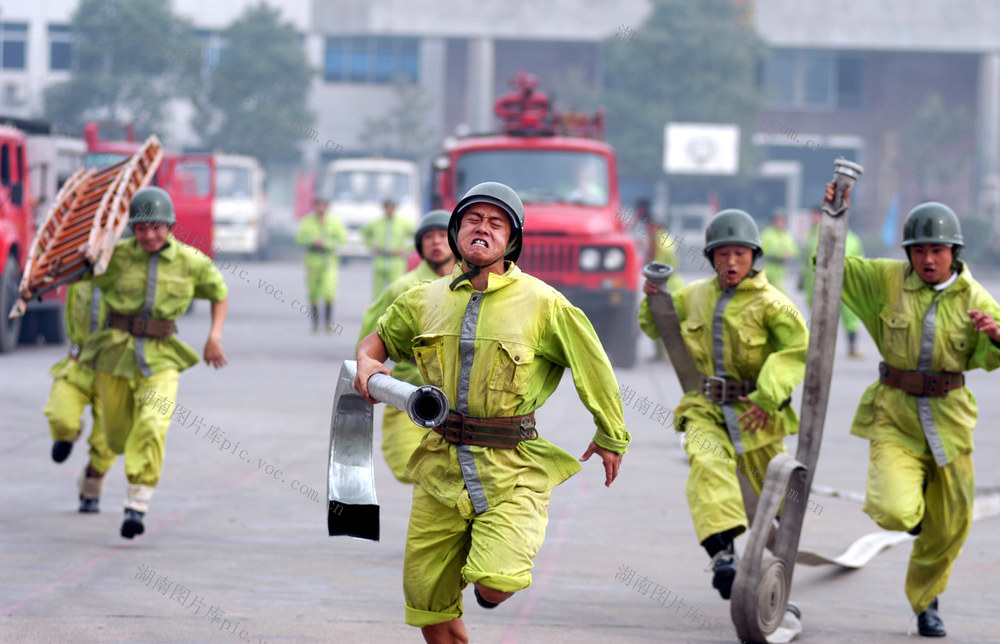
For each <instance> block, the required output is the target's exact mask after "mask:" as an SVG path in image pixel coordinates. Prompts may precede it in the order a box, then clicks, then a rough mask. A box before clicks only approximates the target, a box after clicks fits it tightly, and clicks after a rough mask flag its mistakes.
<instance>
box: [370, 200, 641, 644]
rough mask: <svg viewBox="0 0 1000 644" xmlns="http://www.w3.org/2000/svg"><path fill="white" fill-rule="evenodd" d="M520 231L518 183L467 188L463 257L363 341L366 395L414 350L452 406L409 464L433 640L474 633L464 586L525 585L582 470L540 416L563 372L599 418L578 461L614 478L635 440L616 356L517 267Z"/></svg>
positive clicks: (486, 591) (409, 610)
mask: <svg viewBox="0 0 1000 644" xmlns="http://www.w3.org/2000/svg"><path fill="white" fill-rule="evenodd" d="M523 227H524V207H523V206H522V204H521V200H520V198H519V197H518V196H517V193H516V192H514V191H513V190H512V189H511V188H509V187H508V186H505V185H503V184H499V183H491V182H490V183H483V184H479V185H477V186H475V187H473V188H472V189H471V190H470V191H469V192H468V193H467V194H466V195H465V197H463V198H462V200H461V201H460V202H459V203H458V205H457V206H456V207H455V210H454V211H453V212H452V214H451V218H450V221H449V225H448V240H449V243H450V245H451V249H452V251H453V253H454V254H455V255H456V257H458V256H460V257H461V258H462V264H461V266H456V268H455V270H454V272H453V273H452V275H451V276H449V277H446V278H444V279H440V280H436V281H433V282H426V283H424V284H420V285H418V286H415V287H413V288H411V289H410V290H408V291H406V292H405V293H403V294H402V295H400V296H399V297H398V298H396V300H395V302H393V304H392V305H391V306H389V308H388V309H387V310H386V312H385V314H384V315H383V316H382V317H381V318H379V321H378V323H377V324H376V332H375V333H373V334H371V335H369V336H368V337H366V338H365V339H364V340H362V341H361V344H360V346H359V348H358V378H357V380H356V381H355V387H356V388H357V389H358V391H359V392H360V393H361V394H362V395H363V396H365V397H366V398H367V399H368V400H369V401H370V402H374V400H372V399H371V398H370V397H369V396H368V390H367V382H368V378H369V377H370V376H371V375H372V374H373V373H377V372H381V373H387V372H388V369H386V368H385V365H383V364H382V363H383V362H384V361H385V360H386V358H392V359H393V360H395V361H396V362H403V361H406V360H409V359H411V358H413V359H415V360H416V362H417V367H418V368H419V369H420V375H421V376H422V377H423V378H424V381H425V382H427V383H429V384H433V385H436V386H438V387H441V388H442V389H443V390H444V392H445V394H446V395H447V396H448V400H449V402H450V404H451V410H450V412H449V414H448V420H447V421H446V422H445V423H444V424H443V425H442V426H439V427H436V428H435V429H434V431H430V432H427V435H426V437H425V438H424V440H423V441H422V442H421V444H420V446H419V447H418V448H417V450H416V452H414V454H413V456H412V457H411V458H410V462H409V465H408V466H407V474H408V475H409V476H410V478H412V479H413V480H414V483H415V484H414V486H413V506H412V510H411V512H410V524H409V530H408V532H407V537H406V550H405V554H404V562H403V592H404V596H405V599H406V608H405V616H406V623H407V624H410V625H412V626H419V627H421V629H422V631H423V635H424V638H425V639H426V640H427V641H428V642H468V634H467V632H466V629H465V626H464V624H463V623H462V620H461V616H462V588H463V587H464V586H465V585H466V584H468V583H472V584H474V585H475V595H476V599H477V601H478V602H479V603H480V605H482V606H483V607H486V608H492V607H494V606H496V605H497V604H499V603H500V602H502V601H504V600H505V599H507V598H508V597H510V596H511V595H512V594H513V593H515V592H517V591H519V590H521V589H524V588H527V587H528V586H529V585H530V584H531V572H530V571H531V568H532V565H533V559H534V557H535V555H536V554H537V552H538V549H539V548H540V547H541V545H542V541H543V538H544V534H545V527H546V523H547V521H548V519H547V506H548V501H549V494H550V492H551V489H552V488H553V487H554V486H556V485H558V484H559V483H561V482H563V481H564V480H566V479H567V478H569V477H570V476H571V475H573V474H574V473H576V472H577V471H578V470H579V469H580V464H579V463H578V462H577V461H576V460H575V459H574V458H573V457H572V456H570V455H569V454H567V453H566V452H564V451H563V450H561V449H559V448H558V447H556V446H555V445H553V444H552V443H549V442H548V441H547V440H545V439H544V438H543V437H542V434H544V432H545V429H544V428H537V429H536V427H535V422H534V411H535V409H537V408H538V407H539V406H540V405H541V404H542V403H544V402H545V400H547V399H548V397H549V396H550V395H551V394H552V393H553V392H554V391H555V389H556V387H557V386H558V384H559V380H560V378H561V376H562V374H563V371H564V370H565V369H566V368H569V369H571V370H572V373H573V381H574V384H575V385H576V390H577V394H578V395H579V396H580V399H581V401H582V402H583V404H584V406H586V407H587V409H588V410H589V411H590V412H591V413H592V414H593V418H594V423H595V425H596V426H597V430H596V432H595V434H594V436H593V440H592V442H591V443H590V445H589V447H588V448H587V450H586V452H585V453H584V455H583V456H582V457H581V460H584V461H586V460H588V459H589V458H590V457H591V455H592V454H597V455H598V456H600V458H601V460H602V461H603V463H604V469H605V484H606V485H610V484H611V482H612V481H613V480H614V479H615V477H616V476H617V474H618V468H619V467H620V465H621V458H622V454H624V453H625V450H626V447H627V445H628V443H629V440H630V437H629V435H628V433H627V432H626V431H625V425H624V421H623V420H622V406H621V401H620V400H619V399H618V398H616V396H615V392H617V390H618V386H617V383H616V381H615V376H614V373H613V371H612V370H611V364H610V363H609V362H608V358H607V356H606V354H605V353H604V350H603V348H602V347H601V343H600V341H599V340H598V339H597V335H596V333H595V332H594V328H593V327H592V326H591V324H590V322H589V321H588V320H587V317H586V316H585V315H584V314H583V312H581V311H580V310H579V309H578V308H576V307H574V306H573V305H572V304H570V303H569V301H568V300H567V299H566V298H565V297H564V296H563V295H561V294H560V293H559V292H558V291H556V290H555V289H553V288H552V287H550V286H548V285H547V284H545V283H544V282H541V281H540V280H538V279H536V278H533V277H531V276H529V275H525V274H524V273H522V272H521V270H520V269H519V268H518V267H517V265H516V264H515V263H514V262H515V261H516V260H517V257H518V255H519V253H520V251H521V242H522V230H523Z"/></svg>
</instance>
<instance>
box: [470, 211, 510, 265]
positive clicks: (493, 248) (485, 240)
mask: <svg viewBox="0 0 1000 644" xmlns="http://www.w3.org/2000/svg"><path fill="white" fill-rule="evenodd" d="M510 234H511V223H510V217H508V216H507V213H506V212H504V210H503V209H502V208H500V206H495V205H493V204H491V203H474V204H472V205H471V206H469V207H468V208H467V209H466V211H465V212H464V213H462V220H461V222H460V223H459V225H458V250H459V251H460V252H461V253H462V258H463V259H464V260H466V261H467V262H469V263H470V264H475V265H476V266H486V265H487V264H491V263H493V262H495V261H496V260H497V259H499V258H501V257H503V256H504V254H505V253H506V252H507V242H508V241H510Z"/></svg>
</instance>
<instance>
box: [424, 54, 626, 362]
mask: <svg viewBox="0 0 1000 644" xmlns="http://www.w3.org/2000/svg"><path fill="white" fill-rule="evenodd" d="M537 83H538V79H537V77H535V76H532V75H530V74H525V73H523V72H521V73H519V74H518V75H517V76H516V77H515V78H514V79H513V80H512V86H513V87H514V88H515V91H513V92H511V93H509V94H505V95H503V96H501V97H499V98H498V99H497V100H496V102H495V104H494V111H495V113H496V114H497V116H498V117H499V118H500V119H501V121H502V132H500V133H498V134H493V135H486V136H481V135H475V136H469V137H464V138H461V139H451V140H447V141H446V142H445V146H444V150H443V152H442V154H441V155H440V156H438V157H437V158H436V159H435V160H434V180H433V186H432V187H433V195H432V205H433V207H435V208H444V209H446V210H451V209H453V208H454V207H455V204H456V203H457V202H458V200H459V199H461V198H462V196H463V195H464V194H465V192H466V191H468V190H469V189H470V188H472V187H473V186H475V185H476V184H478V183H480V182H483V181H498V182H500V183H504V184H507V185H509V186H510V187H512V188H514V189H515V190H517V193H518V195H520V197H521V200H522V201H523V202H524V209H525V228H524V241H523V246H522V251H521V256H520V258H519V259H518V262H517V263H518V266H520V267H521V269H522V270H524V271H525V272H526V273H529V274H531V275H534V276H535V277H538V278H539V279H542V280H544V281H545V282H547V283H548V284H551V285H552V286H554V287H555V288H557V289H559V291H561V292H562V293H563V294H564V295H565V296H566V297H567V298H568V299H569V300H570V301H571V302H572V303H573V304H574V305H576V306H578V307H579V308H580V309H582V310H583V311H584V313H586V314H587V317H588V318H590V320H591V322H592V323H593V325H594V328H595V329H596V330H597V333H598V335H599V336H600V338H601V341H602V343H603V344H604V348H605V350H606V351H607V353H608V357H609V358H610V359H611V362H612V364H614V365H615V366H619V367H631V366H633V365H634V364H635V360H636V339H637V334H638V324H637V322H636V310H637V293H638V288H639V268H640V267H639V257H638V252H637V249H636V245H635V241H634V240H633V239H632V238H631V237H630V236H629V235H628V234H627V228H626V226H625V223H624V222H623V221H621V219H620V218H618V217H616V213H618V211H619V208H620V200H619V195H618V179H617V175H616V169H615V155H614V150H613V149H612V148H611V146H609V145H607V144H606V143H604V142H603V141H601V140H599V139H601V138H603V134H604V117H603V113H601V112H598V113H597V114H596V115H595V116H593V117H590V116H586V115H581V114H557V113H556V112H555V111H554V110H553V109H552V108H551V106H550V104H549V99H548V97H547V96H546V95H545V94H544V93H542V92H540V91H538V90H537V89H536V86H537Z"/></svg>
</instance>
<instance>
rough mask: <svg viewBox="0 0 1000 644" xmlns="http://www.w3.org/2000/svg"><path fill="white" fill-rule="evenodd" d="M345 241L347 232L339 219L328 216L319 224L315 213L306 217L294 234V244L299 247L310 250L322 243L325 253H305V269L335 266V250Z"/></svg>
mask: <svg viewBox="0 0 1000 644" xmlns="http://www.w3.org/2000/svg"><path fill="white" fill-rule="evenodd" d="M346 239H347V230H346V229H345V228H344V224H342V223H341V222H340V220H339V219H337V218H336V217H333V216H331V215H329V214H327V215H326V216H324V217H323V221H322V222H320V220H319V217H318V216H317V215H316V213H312V214H309V215H306V216H305V217H303V218H302V221H300V222H299V229H298V231H297V232H296V234H295V243H296V244H299V245H300V246H306V247H307V248H311V247H312V245H313V244H314V243H316V242H317V241H321V240H322V241H323V245H324V247H325V248H326V251H327V252H326V253H319V252H307V253H306V256H305V259H304V260H303V261H304V262H305V265H306V267H307V268H312V269H320V268H323V267H326V266H330V265H331V263H332V265H333V266H336V261H337V249H338V248H340V246H341V245H342V244H343V243H344V241H345V240H346Z"/></svg>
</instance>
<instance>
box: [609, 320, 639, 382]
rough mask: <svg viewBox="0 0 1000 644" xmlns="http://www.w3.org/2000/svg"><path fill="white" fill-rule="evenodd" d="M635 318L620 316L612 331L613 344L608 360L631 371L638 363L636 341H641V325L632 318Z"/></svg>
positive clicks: (613, 364) (611, 343)
mask: <svg viewBox="0 0 1000 644" xmlns="http://www.w3.org/2000/svg"><path fill="white" fill-rule="evenodd" d="M634 317H635V316H629V315H625V314H624V312H622V315H620V316H618V320H617V324H614V325H613V326H612V327H611V329H610V336H611V338H610V339H611V342H610V346H609V347H608V358H610V359H611V365H612V366H614V367H620V368H622V369H631V368H632V367H634V366H635V363H636V346H635V345H636V341H637V340H638V339H639V337H638V336H639V333H638V331H639V324H638V322H636V321H635V320H633V319H632V318H634Z"/></svg>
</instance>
